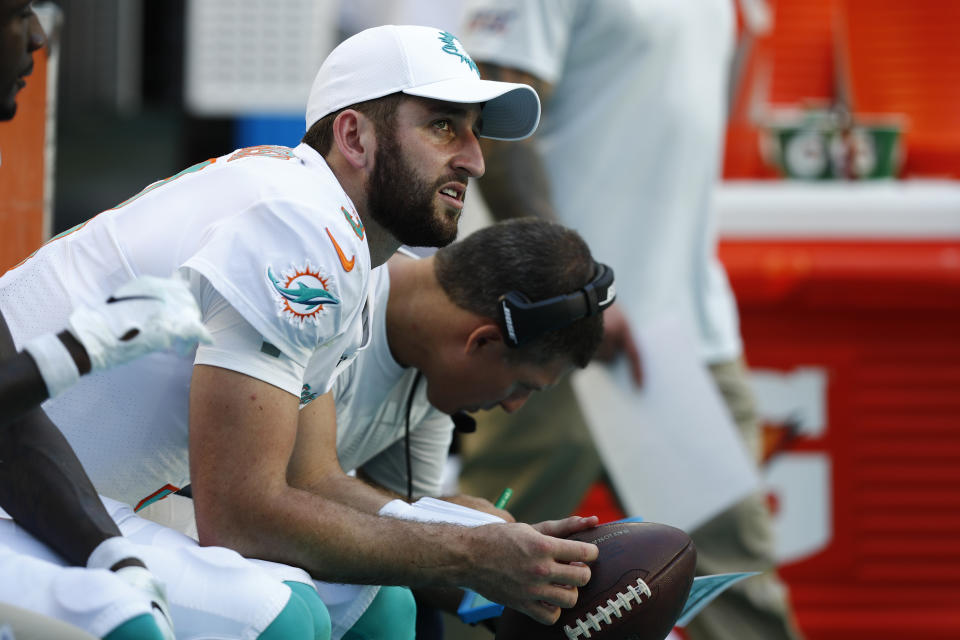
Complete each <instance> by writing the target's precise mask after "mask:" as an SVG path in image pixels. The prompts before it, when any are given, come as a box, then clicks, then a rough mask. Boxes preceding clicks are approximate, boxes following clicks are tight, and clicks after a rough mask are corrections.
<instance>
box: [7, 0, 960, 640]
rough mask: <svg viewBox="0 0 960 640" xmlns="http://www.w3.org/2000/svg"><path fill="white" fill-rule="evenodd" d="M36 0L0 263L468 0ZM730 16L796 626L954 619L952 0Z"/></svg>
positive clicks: (760, 347) (261, 129)
mask: <svg viewBox="0 0 960 640" xmlns="http://www.w3.org/2000/svg"><path fill="white" fill-rule="evenodd" d="M37 6H38V12H39V13H41V14H42V17H43V21H44V25H45V28H46V29H47V32H48V34H49V36H50V40H51V46H50V48H49V50H48V51H47V52H46V54H45V55H42V54H38V55H37V56H36V58H37V61H36V62H37V65H36V71H35V73H34V75H33V76H32V77H31V78H30V79H29V82H28V86H27V89H25V90H24V92H23V93H22V94H21V99H20V100H19V102H20V112H19V113H18V116H17V118H16V120H14V121H13V122H12V123H2V124H0V152H2V159H3V166H2V170H0V190H2V193H3V194H4V198H3V202H2V203H0V268H3V269H6V268H8V267H9V266H11V265H13V264H15V263H16V262H18V261H19V260H21V259H22V258H24V257H25V256H27V255H28V254H29V253H30V252H31V251H33V250H34V249H35V248H36V247H37V246H38V245H39V244H41V243H42V242H43V241H45V240H46V239H48V238H49V237H50V236H52V235H53V234H56V233H59V232H61V231H64V230H66V229H68V228H70V227H72V226H74V225H76V224H79V223H82V222H83V221H84V220H86V219H88V218H89V217H91V216H92V215H95V214H96V213H97V212H99V211H101V210H104V209H106V208H110V207H112V206H114V205H115V204H117V203H119V202H121V201H123V200H125V199H126V198H128V197H129V196H130V195H132V194H134V193H136V192H137V191H139V190H140V189H142V188H143V187H144V186H146V185H147V184H149V183H151V182H153V181H155V180H158V179H162V178H165V177H168V176H170V175H173V174H175V173H177V172H178V171H180V170H181V169H183V168H185V167H187V166H189V165H191V164H194V163H196V162H199V161H201V160H204V159H206V158H208V157H213V156H218V155H221V154H223V153H226V152H228V151H230V150H232V149H234V148H236V147H241V146H249V145H253V144H265V143H270V144H284V145H290V146H293V145H295V144H296V143H297V142H298V141H299V139H300V137H301V136H302V134H303V129H304V126H303V124H304V123H303V119H302V118H303V107H304V104H305V102H306V96H307V93H308V91H309V87H310V83H311V82H312V79H313V75H314V73H315V72H316V69H317V67H318V66H319V63H320V61H322V59H323V58H324V57H325V55H326V53H327V52H328V51H329V50H330V49H331V48H332V47H333V46H335V44H336V43H337V42H338V41H339V40H340V39H342V38H343V37H345V36H346V35H349V34H352V33H354V32H355V31H357V30H359V29H361V28H365V27H367V26H373V25H375V24H382V23H388V22H394V23H420V24H429V25H432V26H438V27H441V28H447V29H449V30H451V31H453V32H454V33H456V32H457V27H458V20H459V13H458V7H459V3H458V2H457V1H455V0H442V1H441V0H407V1H406V2H390V1H388V0H382V1H374V0H344V1H343V3H342V4H341V3H339V2H337V1H336V0H313V1H311V0H282V1H280V2H278V1H276V0H229V1H228V0H164V1H163V2H156V1H155V2H146V1H144V0H60V1H59V2H57V3H55V4H53V3H37ZM738 18H739V27H738V28H739V30H740V38H739V44H738V50H737V56H736V58H735V60H734V63H733V66H732V68H731V75H730V87H731V91H730V101H729V104H730V110H729V122H728V135H727V145H726V151H725V157H724V168H723V179H722V181H721V182H720V183H719V184H718V188H717V206H718V207H719V209H720V217H719V219H720V223H719V224H720V229H719V231H720V238H721V241H720V246H719V256H720V258H721V260H722V261H723V262H724V264H725V266H726V268H727V270H728V273H729V276H730V280H731V284H732V285H733V288H734V290H735V293H736V296H737V299H738V303H739V306H740V314H741V325H742V333H743V337H744V342H745V345H746V354H747V360H748V361H749V362H750V364H751V366H752V368H753V382H754V386H755V389H756V391H757V394H758V397H759V401H760V405H761V411H762V413H763V415H764V417H765V420H766V427H765V436H766V462H765V477H766V481H767V485H768V489H769V498H770V503H771V506H772V507H773V510H774V512H775V515H776V518H777V527H778V530H777V533H778V544H779V550H778V551H779V557H780V559H781V572H782V575H783V577H784V579H785V580H786V581H787V583H788V584H789V586H790V588H791V591H792V596H793V602H794V605H795V607H796V612H797V617H798V620H799V623H800V626H801V627H802V628H803V630H804V632H805V633H806V635H807V637H808V638H810V639H811V640H827V639H840V638H844V639H855V638H864V639H866V638H875V637H878V636H881V635H882V636H891V637H902V638H957V637H960V631H958V630H960V609H958V607H957V606H956V602H957V601H958V600H960V545H958V544H957V541H958V540H960V516H958V515H957V514H958V513H960V510H958V507H960V464H958V462H960V417H958V416H960V338H958V329H957V328H958V327H960V182H958V179H960V45H958V44H957V40H956V37H957V36H956V34H957V33H960V3H958V2H956V0H766V1H765V2H764V1H760V0H740V2H739V3H738ZM41 140H43V141H44V144H40V141H41ZM471 197H472V200H473V201H472V202H468V212H467V214H466V215H465V221H466V222H465V224H466V227H467V228H468V229H470V228H475V227H476V226H479V225H481V224H483V220H484V216H485V212H484V210H483V205H482V202H479V201H478V198H479V193H478V192H477V190H473V191H472V196H471ZM471 212H472V213H471ZM590 499H592V500H594V503H593V504H589V505H588V506H589V508H591V509H599V510H602V509H603V508H605V507H604V497H603V496H602V495H599V494H598V495H596V496H593V497H592V498H589V499H588V500H590Z"/></svg>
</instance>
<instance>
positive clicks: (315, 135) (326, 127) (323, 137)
mask: <svg viewBox="0 0 960 640" xmlns="http://www.w3.org/2000/svg"><path fill="white" fill-rule="evenodd" d="M404 97H405V96H404V94H403V93H400V92H399V91H398V92H396V93H389V94H387V95H385V96H383V97H381V98H374V99H373V100H366V101H364V102H358V103H357V104H352V105H350V106H348V107H344V108H343V109H339V110H337V111H334V112H333V113H328V114H327V115H325V116H323V117H322V118H320V119H319V120H317V121H316V122H314V123H313V125H312V126H311V127H310V129H308V130H307V132H306V133H305V134H304V135H303V140H301V142H304V143H306V144H308V145H310V146H311V147H313V148H314V149H315V150H316V151H317V153H319V154H320V155H322V156H323V157H326V156H327V154H328V153H330V149H331V148H332V147H333V121H334V120H336V119H337V116H338V115H340V114H341V113H343V112H344V111H346V110H347V109H354V110H356V111H359V112H360V113H362V114H363V115H365V116H367V117H368V118H370V119H371V120H372V121H373V126H374V129H375V130H376V132H377V135H378V136H379V135H387V134H388V132H389V131H390V130H392V129H393V123H394V120H395V117H396V114H397V107H398V106H399V105H400V102H401V101H402V100H403V99H404Z"/></svg>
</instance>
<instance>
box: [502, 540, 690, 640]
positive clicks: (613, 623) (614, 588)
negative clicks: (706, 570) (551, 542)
mask: <svg viewBox="0 0 960 640" xmlns="http://www.w3.org/2000/svg"><path fill="white" fill-rule="evenodd" d="M570 538H571V539H574V540H582V541H583V542H592V543H593V544H595V545H597V547H598V548H599V549H600V554H599V555H598V557H597V559H596V560H594V561H593V562H592V563H590V570H591V576H590V582H588V583H587V584H586V585H585V586H583V587H580V594H579V597H578V599H577V604H576V605H575V606H573V607H572V608H570V609H563V610H562V612H561V614H560V619H559V620H558V621H557V622H556V623H555V624H553V625H550V626H547V625H543V624H540V623H538V622H536V621H535V620H533V619H532V618H530V617H528V616H526V615H524V614H522V613H518V612H517V611H513V610H511V609H506V610H504V612H503V615H502V616H500V619H499V620H498V621H497V640H521V639H522V640H579V639H580V638H593V639H595V640H663V639H664V638H666V637H667V635H668V634H669V633H670V630H671V629H672V628H673V624H674V622H676V620H677V618H678V617H680V612H681V611H682V610H683V605H684V604H685V603H686V601H687V595H688V594H689V593H690V585H692V584H693V573H694V565H695V564H696V562H697V551H696V548H695V547H694V545H693V541H692V540H690V536H688V535H687V534H686V533H684V532H683V531H681V530H680V529H677V528H674V527H670V526H667V525H664V524H657V523H654V522H622V523H610V524H604V525H600V526H598V527H594V528H593V529H587V530H585V531H580V532H578V533H575V534H574V535H572V536H570Z"/></svg>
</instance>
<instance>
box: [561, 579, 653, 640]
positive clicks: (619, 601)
mask: <svg viewBox="0 0 960 640" xmlns="http://www.w3.org/2000/svg"><path fill="white" fill-rule="evenodd" d="M641 595H645V596H647V598H650V597H651V596H652V595H653V592H652V591H650V587H648V586H647V583H646V582H644V581H643V580H642V579H640V578H637V584H636V586H634V585H633V584H628V585H627V587H626V590H625V591H621V592H619V593H617V595H616V597H614V598H611V599H610V600H607V604H601V605H600V606H598V607H597V610H596V612H594V613H588V614H586V616H584V617H583V618H577V619H576V620H575V621H574V623H573V626H571V625H564V626H563V632H564V633H565V634H567V638H568V639H569V640H577V638H580V637H581V636H582V637H584V638H589V637H591V634H592V632H595V631H600V625H601V624H610V623H611V622H613V616H616V617H617V618H622V617H623V613H622V611H621V609H622V610H625V611H630V610H631V609H632V608H633V607H632V605H631V603H632V602H636V603H637V604H641V603H642V602H643V601H642V600H641V599H640V596H641Z"/></svg>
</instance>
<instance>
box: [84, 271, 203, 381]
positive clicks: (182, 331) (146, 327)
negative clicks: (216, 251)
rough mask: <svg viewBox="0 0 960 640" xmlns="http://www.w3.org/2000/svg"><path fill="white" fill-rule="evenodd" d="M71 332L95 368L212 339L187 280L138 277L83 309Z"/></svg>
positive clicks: (182, 350) (186, 348) (183, 350)
mask: <svg viewBox="0 0 960 640" xmlns="http://www.w3.org/2000/svg"><path fill="white" fill-rule="evenodd" d="M69 327H70V333H72V334H73V335H74V337H76V339H77V340H78V341H79V342H80V344H82V345H83V347H84V349H86V351H87V355H88V356H89V357H90V364H91V368H92V370H93V371H100V370H103V369H109V368H110V367H113V366H116V365H118V364H123V363H125V362H129V361H130V360H133V359H135V358H139V357H140V356H142V355H144V354H147V353H150V352H152V351H160V350H163V349H174V350H176V351H177V352H179V353H181V354H186V353H189V351H190V349H192V348H193V347H194V346H195V345H196V344H197V342H203V343H206V344H209V343H210V342H212V341H213V340H212V338H211V337H210V333H209V332H208V331H207V330H206V328H205V327H204V326H203V324H202V323H201V319H200V309H199V308H198V307H197V303H196V301H195V300H194V298H193V295H192V294H191V293H190V290H189V288H188V287H187V285H186V283H185V282H184V281H183V280H181V279H179V277H174V278H156V277H153V276H140V277H139V278H134V279H133V280H131V281H130V282H128V283H127V284H125V285H123V286H122V287H120V288H119V289H117V290H116V291H115V292H114V293H113V295H112V296H110V298H109V299H107V301H106V302H105V303H103V304H100V305H97V306H95V307H79V308H77V309H76V310H75V311H74V312H73V314H71V316H70V322H69Z"/></svg>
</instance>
